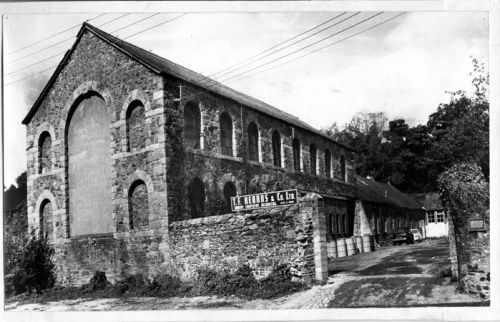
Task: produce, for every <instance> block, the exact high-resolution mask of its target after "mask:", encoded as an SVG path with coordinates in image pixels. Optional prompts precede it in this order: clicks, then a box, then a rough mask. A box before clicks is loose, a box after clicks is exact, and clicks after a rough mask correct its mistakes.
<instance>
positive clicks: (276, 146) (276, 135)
mask: <svg viewBox="0 0 500 322" xmlns="http://www.w3.org/2000/svg"><path fill="white" fill-rule="evenodd" d="M273 164H274V165H275V166H277V167H281V135H280V132H278V131H274V132H273Z"/></svg>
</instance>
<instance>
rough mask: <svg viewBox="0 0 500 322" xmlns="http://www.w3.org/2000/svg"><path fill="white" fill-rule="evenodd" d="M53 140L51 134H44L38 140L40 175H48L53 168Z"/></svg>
mask: <svg viewBox="0 0 500 322" xmlns="http://www.w3.org/2000/svg"><path fill="white" fill-rule="evenodd" d="M51 150H52V138H51V137H50V134H49V132H43V133H42V134H41V135H40V139H39V140H38V173H46V172H47V171H49V170H50V167H51V166H52V160H51V154H52V153H51Z"/></svg>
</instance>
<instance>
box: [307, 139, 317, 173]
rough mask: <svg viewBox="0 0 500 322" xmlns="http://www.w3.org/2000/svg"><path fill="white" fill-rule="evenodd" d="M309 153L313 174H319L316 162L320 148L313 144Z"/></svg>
mask: <svg viewBox="0 0 500 322" xmlns="http://www.w3.org/2000/svg"><path fill="white" fill-rule="evenodd" d="M309 155H310V157H311V174H317V171H316V164H317V155H318V149H317V148H316V145H314V144H311V145H310V146H309Z"/></svg>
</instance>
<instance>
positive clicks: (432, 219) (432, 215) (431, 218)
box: [427, 213, 436, 224]
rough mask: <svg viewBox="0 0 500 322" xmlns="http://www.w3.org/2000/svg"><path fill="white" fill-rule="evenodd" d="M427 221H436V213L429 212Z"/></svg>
mask: <svg viewBox="0 0 500 322" xmlns="http://www.w3.org/2000/svg"><path fill="white" fill-rule="evenodd" d="M427 222H428V223H429V224H431V223H434V222H436V221H435V219H434V213H432V214H430V213H429V214H427Z"/></svg>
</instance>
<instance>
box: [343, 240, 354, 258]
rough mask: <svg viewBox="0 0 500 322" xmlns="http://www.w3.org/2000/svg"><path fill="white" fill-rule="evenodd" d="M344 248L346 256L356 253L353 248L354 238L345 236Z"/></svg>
mask: <svg viewBox="0 0 500 322" xmlns="http://www.w3.org/2000/svg"><path fill="white" fill-rule="evenodd" d="M345 248H346V250H347V256H352V255H354V254H356V249H355V248H354V238H353V237H350V238H346V239H345Z"/></svg>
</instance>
